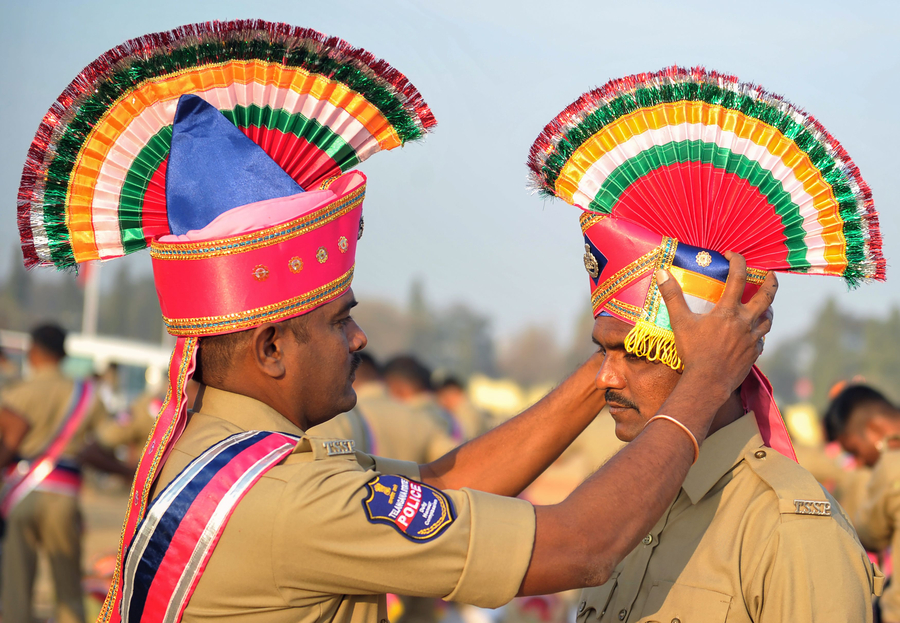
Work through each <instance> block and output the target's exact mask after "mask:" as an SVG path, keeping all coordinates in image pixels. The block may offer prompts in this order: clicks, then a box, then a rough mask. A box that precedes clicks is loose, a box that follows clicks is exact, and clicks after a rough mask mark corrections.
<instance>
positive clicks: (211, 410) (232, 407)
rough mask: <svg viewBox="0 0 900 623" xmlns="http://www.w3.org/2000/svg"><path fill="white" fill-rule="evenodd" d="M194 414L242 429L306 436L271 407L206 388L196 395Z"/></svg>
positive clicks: (253, 399) (242, 396)
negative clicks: (223, 421) (219, 420)
mask: <svg viewBox="0 0 900 623" xmlns="http://www.w3.org/2000/svg"><path fill="white" fill-rule="evenodd" d="M194 411H196V412H199V413H202V414H203V415H211V416H213V417H217V418H219V419H222V420H225V421H226V422H230V423H232V424H234V425H235V426H237V427H239V428H241V429H243V430H265V431H272V432H275V433H287V434H289V435H297V436H303V435H304V433H303V431H302V430H301V429H300V428H299V427H297V426H296V425H294V424H293V423H292V422H291V421H290V420H288V419H287V418H286V417H284V416H283V415H281V414H280V413H278V411H276V410H275V409H273V408H272V407H270V406H269V405H267V404H265V403H262V402H260V401H259V400H256V399H255V398H250V397H249V396H244V395H242V394H235V393H232V392H226V391H224V390H221V389H216V388H214V387H209V386H206V385H204V386H203V387H202V388H201V390H200V393H199V394H197V400H196V401H195V403H194Z"/></svg>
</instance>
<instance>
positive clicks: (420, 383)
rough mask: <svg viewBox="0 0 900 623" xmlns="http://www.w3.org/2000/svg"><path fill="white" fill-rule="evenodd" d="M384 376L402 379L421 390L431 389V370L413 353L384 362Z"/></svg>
mask: <svg viewBox="0 0 900 623" xmlns="http://www.w3.org/2000/svg"><path fill="white" fill-rule="evenodd" d="M384 378H385V379H390V378H396V379H402V380H404V381H406V382H407V383H409V384H410V385H412V386H413V387H415V388H416V389H417V390H419V391H431V389H432V388H431V370H429V369H428V368H426V367H425V365H424V364H423V363H422V362H421V361H419V360H418V359H416V358H415V357H413V356H412V355H400V356H399V357H394V358H393V359H391V360H390V361H388V362H387V363H386V364H384Z"/></svg>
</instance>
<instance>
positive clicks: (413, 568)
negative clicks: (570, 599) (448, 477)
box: [156, 387, 535, 623]
mask: <svg viewBox="0 0 900 623" xmlns="http://www.w3.org/2000/svg"><path fill="white" fill-rule="evenodd" d="M195 408H196V409H197V410H198V411H199V412H197V413H194V414H193V415H192V416H191V419H190V421H189V422H188V425H187V427H186V429H185V431H184V434H183V435H182V436H181V438H180V439H179V440H178V441H177V442H176V444H175V447H174V449H173V451H172V454H171V455H170V456H169V458H168V460H167V461H166V464H165V466H164V467H163V470H162V473H161V475H160V480H159V483H158V484H157V486H156V491H157V492H158V491H160V490H161V489H162V487H163V486H164V485H165V484H166V483H168V482H170V481H171V480H172V479H173V478H174V477H175V476H176V475H177V474H178V473H179V472H180V471H181V470H182V469H183V468H184V467H185V466H186V465H187V464H188V463H189V462H190V461H191V460H193V459H194V458H195V457H197V456H198V455H199V454H200V453H202V452H203V451H204V450H206V449H207V448H209V447H210V446H212V445H213V444H215V443H216V442H218V441H220V440H222V439H224V438H225V437H228V436H230V435H233V434H235V433H238V432H240V431H247V430H268V431H275V432H283V433H289V434H293V435H298V436H302V439H301V441H300V442H299V443H298V444H297V447H296V449H295V450H294V452H293V453H292V454H291V455H290V456H289V457H288V458H287V459H286V460H285V461H284V462H283V463H281V464H279V465H277V466H275V467H274V468H272V469H271V470H269V471H268V472H267V473H266V474H265V475H264V476H263V477H262V478H261V479H260V480H259V482H257V483H256V484H255V485H254V486H253V487H252V488H251V489H250V491H249V492H248V493H247V495H246V496H245V497H244V498H243V499H242V500H241V502H240V503H239V504H238V505H237V507H236V508H235V510H234V514H233V515H232V516H231V518H230V519H229V521H228V524H227V525H226V527H225V529H224V531H223V533H222V536H221V539H220V540H219V542H218V544H217V545H216V549H215V551H214V552H213V553H212V555H211V557H210V559H209V564H208V565H207V567H206V571H205V572H204V574H203V576H202V577H201V578H200V581H199V582H198V584H197V588H196V591H195V592H194V594H193V596H192V598H191V600H190V603H189V604H188V606H187V609H186V610H185V613H184V619H183V620H184V621H185V622H190V621H200V620H215V621H217V623H227V622H229V621H251V622H265V623H281V622H285V623H287V622H289V621H290V622H306V623H312V622H314V621H315V622H318V621H341V622H343V621H347V622H351V621H352V622H354V623H364V622H372V623H374V622H377V621H382V620H386V619H387V607H386V599H385V595H384V594H385V593H387V592H394V593H402V594H407V595H418V596H429V597H444V598H446V599H449V600H452V601H461V602H466V603H472V604H476V605H479V606H485V607H497V606H499V605H501V604H503V603H505V602H507V601H509V600H510V599H511V598H512V597H513V596H514V595H515V594H516V592H517V591H518V589H519V586H520V584H521V582H522V578H523V577H524V575H525V570H526V569H527V567H528V564H529V562H530V559H531V548H532V545H533V542H534V529H535V519H534V508H533V507H532V506H531V505H530V504H528V503H527V502H525V501H523V500H518V499H515V498H506V497H501V496H496V495H491V494H488V493H482V492H479V491H472V490H469V489H463V490H461V491H446V492H445V494H446V495H447V497H449V498H450V500H451V501H452V504H453V507H454V509H455V515H456V518H455V520H453V521H452V523H450V524H449V525H448V526H446V528H445V529H444V530H443V531H442V532H440V533H438V535H437V536H436V537H433V538H431V539H430V540H428V541H423V542H417V541H412V540H410V539H408V538H407V537H406V536H404V535H403V534H401V533H400V532H399V531H398V530H397V529H396V527H394V526H393V525H387V524H384V523H372V522H370V521H369V520H368V519H367V514H366V512H365V510H364V501H365V500H366V498H367V495H368V488H367V487H366V484H368V483H371V482H372V481H373V480H374V479H375V478H376V477H378V476H379V474H397V475H401V476H405V477H407V478H410V479H418V478H419V470H418V466H417V465H415V464H413V463H405V462H401V461H394V460H390V459H381V458H376V457H372V456H369V455H365V454H361V453H356V454H348V455H337V456H329V455H328V450H327V447H326V445H325V443H323V442H322V441H321V440H318V439H312V438H309V437H307V436H305V435H304V434H303V431H301V430H300V429H299V428H297V427H296V426H294V425H293V424H291V423H290V422H289V421H288V420H287V419H285V418H284V417H282V416H281V415H280V414H278V413H277V412H276V411H274V410H273V409H271V408H269V407H268V406H266V405H264V404H263V403H260V402H258V401H256V400H253V399H251V398H248V397H246V396H240V395H237V394H231V393H228V392H223V391H218V390H215V389H212V388H208V387H207V388H205V392H204V393H202V394H201V395H200V396H199V397H198V402H197V404H195Z"/></svg>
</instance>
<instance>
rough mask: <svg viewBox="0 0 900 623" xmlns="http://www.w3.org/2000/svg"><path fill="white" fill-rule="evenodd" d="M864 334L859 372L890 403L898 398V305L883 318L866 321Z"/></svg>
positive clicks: (899, 340)
mask: <svg viewBox="0 0 900 623" xmlns="http://www.w3.org/2000/svg"><path fill="white" fill-rule="evenodd" d="M864 335H865V338H864V340H865V347H864V350H863V353H862V361H861V365H860V373H861V374H862V376H863V377H865V379H866V381H867V382H868V383H870V384H872V385H874V386H875V387H877V388H878V389H879V390H881V391H882V392H884V393H885V394H886V395H887V396H888V397H889V398H891V399H892V400H894V402H898V401H900V308H897V307H896V306H895V307H894V308H892V309H891V311H890V313H889V314H888V317H887V318H886V319H884V320H883V321H882V320H878V319H876V318H870V319H868V320H866V321H865V325H864Z"/></svg>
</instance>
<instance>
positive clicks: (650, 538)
mask: <svg viewBox="0 0 900 623" xmlns="http://www.w3.org/2000/svg"><path fill="white" fill-rule="evenodd" d="M652 542H653V535H652V534H648V535H647V536H645V537H644V538H643V539H642V540H641V543H643V544H644V545H650V544H651V543H652Z"/></svg>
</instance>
